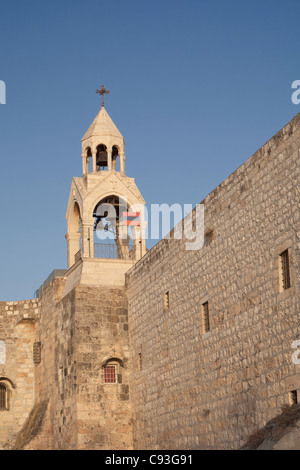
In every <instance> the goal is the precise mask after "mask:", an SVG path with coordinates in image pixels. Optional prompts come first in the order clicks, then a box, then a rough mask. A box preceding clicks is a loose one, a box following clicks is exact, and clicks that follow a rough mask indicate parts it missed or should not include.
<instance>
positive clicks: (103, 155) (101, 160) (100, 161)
mask: <svg viewBox="0 0 300 470" xmlns="http://www.w3.org/2000/svg"><path fill="white" fill-rule="evenodd" d="M96 165H98V166H107V152H106V150H101V151H100V152H98V153H97V158H96Z"/></svg>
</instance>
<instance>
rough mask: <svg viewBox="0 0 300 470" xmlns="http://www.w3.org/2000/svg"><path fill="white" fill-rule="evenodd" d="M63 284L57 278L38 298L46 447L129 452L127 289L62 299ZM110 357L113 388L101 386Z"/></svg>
mask: <svg viewBox="0 0 300 470" xmlns="http://www.w3.org/2000/svg"><path fill="white" fill-rule="evenodd" d="M64 284H65V279H63V278H61V279H55V280H54V281H52V282H51V283H50V284H49V286H47V287H46V288H45V289H44V291H43V296H42V299H41V320H40V323H39V333H40V334H39V339H40V341H41V351H42V360H41V363H40V364H39V365H37V366H36V380H37V389H38V391H39V392H38V395H37V400H38V401H39V402H40V401H44V400H47V399H48V400H50V404H49V409H50V416H51V423H52V425H51V426H52V430H51V435H52V442H51V444H50V446H51V448H52V449H69V450H71V449H117V448H119V449H128V448H131V447H132V430H131V407H130V402H129V384H128V381H129V379H128V357H129V348H128V344H129V340H128V319H127V298H126V294H125V291H124V289H110V288H108V287H103V288H99V287H86V286H76V287H75V288H74V289H73V290H72V291H71V292H70V293H69V294H67V295H66V296H64V297H63V298H62V293H63V290H64ZM108 359H111V360H112V361H113V363H114V364H117V367H118V371H119V374H118V383H116V384H104V377H103V365H104V364H105V362H106V361H107V360H108ZM39 445H40V442H39ZM45 445H47V444H46V443H45Z"/></svg>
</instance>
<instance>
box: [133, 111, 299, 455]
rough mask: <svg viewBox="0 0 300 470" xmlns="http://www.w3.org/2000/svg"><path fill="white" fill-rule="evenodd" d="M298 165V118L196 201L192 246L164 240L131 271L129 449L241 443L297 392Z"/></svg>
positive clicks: (211, 446)
mask: <svg viewBox="0 0 300 470" xmlns="http://www.w3.org/2000/svg"><path fill="white" fill-rule="evenodd" d="M299 162H300V115H298V116H296V117H295V118H294V119H293V120H292V121H291V122H290V123H289V124H288V125H287V126H286V127H285V128H283V129H282V130H281V131H280V132H279V133H278V134H276V135H275V136H274V137H273V138H272V139H271V140H270V141H268V142H267V143H266V144H265V145H264V146H263V147H262V148H261V149H260V150H259V151H258V152H257V153H256V154H255V155H253V156H252V157H251V158H250V159H249V160H248V161H246V163H245V164H243V165H242V166H241V167H240V168H239V169H238V170H236V171H235V172H234V173H233V174H232V175H231V176H230V177H229V178H227V179H226V180H225V181H224V182H223V183H222V184H221V185H220V186H218V187H217V188H216V189H215V190H214V191H213V192H212V193H210V194H209V195H208V196H207V197H206V198H205V200H204V201H203V204H204V205H205V231H206V232H210V236H209V237H207V240H206V243H205V246H204V247H203V248H202V249H201V250H199V251H186V250H185V244H184V241H181V240H162V241H160V242H159V243H158V244H157V245H156V246H155V247H154V248H153V249H152V250H150V252H149V253H148V254H147V255H145V256H144V257H143V258H142V259H141V260H140V261H139V262H138V263H136V264H135V266H134V267H133V268H131V269H130V271H129V272H128V274H127V287H128V299H129V331H130V343H131V352H132V356H131V363H132V374H131V378H130V387H131V400H132V405H133V420H134V445H135V448H138V449H141V448H146V449H200V448H204V449H212V448H217V449H232V448H239V447H240V446H241V445H242V444H243V442H244V441H245V439H246V437H247V436H248V435H249V434H250V433H251V432H252V431H253V430H254V429H256V428H259V427H262V426H263V425H264V424H265V423H266V422H267V421H268V420H270V419H271V418H273V417H274V416H276V415H277V414H279V413H280V410H281V406H282V405H283V404H286V403H289V395H288V392H289V391H290V390H291V387H294V388H297V389H300V380H299V366H297V365H294V364H293V363H292V353H293V352H294V350H293V349H292V342H293V341H294V340H297V339H300V323H299V318H300V299H299V279H300V272H299V270H300V222H299V219H300V211H299V207H300V189H299V188H300V178H299V175H300V165H299ZM286 248H289V253H290V270H291V283H292V287H291V288H290V289H288V290H286V291H284V292H280V291H279V269H278V258H279V254H280V252H281V250H284V249H286ZM166 291H169V293H170V308H169V309H168V310H164V293H165V292H166ZM206 301H208V302H209V311H210V325H211V331H209V332H208V333H205V334H204V331H203V324H202V313H201V305H202V304H203V303H204V302H206ZM140 353H141V359H142V370H141V371H138V355H139V354H140ZM292 389H293V388H292Z"/></svg>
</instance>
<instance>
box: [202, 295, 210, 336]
mask: <svg viewBox="0 0 300 470" xmlns="http://www.w3.org/2000/svg"><path fill="white" fill-rule="evenodd" d="M202 317H203V331H204V333H207V332H208V331H210V324H209V309H208V302H204V304H202Z"/></svg>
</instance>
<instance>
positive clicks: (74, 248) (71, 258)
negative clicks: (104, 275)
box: [66, 232, 80, 268]
mask: <svg viewBox="0 0 300 470" xmlns="http://www.w3.org/2000/svg"><path fill="white" fill-rule="evenodd" d="M66 240H67V244H68V268H70V267H71V266H73V264H74V263H75V255H76V254H77V253H78V252H79V249H80V243H79V242H80V232H77V233H71V234H70V233H67V235H66Z"/></svg>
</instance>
